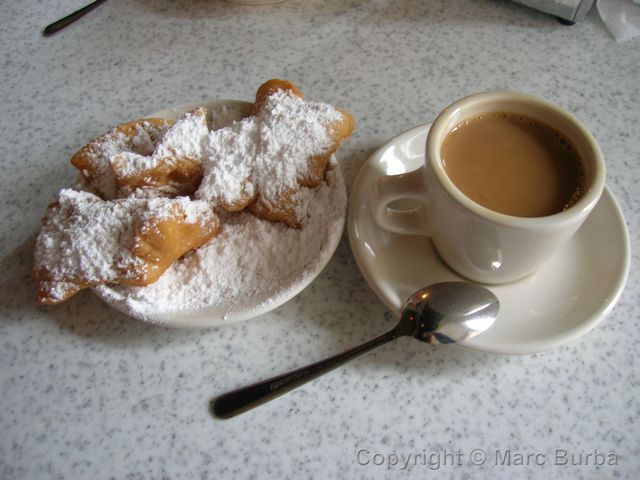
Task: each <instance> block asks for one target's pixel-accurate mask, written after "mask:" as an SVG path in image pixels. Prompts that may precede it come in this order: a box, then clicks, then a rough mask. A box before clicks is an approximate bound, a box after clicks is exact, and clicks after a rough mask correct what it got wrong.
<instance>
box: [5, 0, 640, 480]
mask: <svg viewBox="0 0 640 480" xmlns="http://www.w3.org/2000/svg"><path fill="white" fill-rule="evenodd" d="M84 3H85V1H84V0H73V1H61V0H55V1H50V2H42V1H25V2H2V4H1V5H0V17H1V18H2V19H3V20H2V22H3V27H2V29H1V30H0V51H1V53H2V56H1V59H0V63H1V64H2V67H1V69H0V92H1V94H2V98H3V108H2V113H1V115H0V132H1V133H0V151H1V152H2V157H1V158H0V162H2V172H3V174H2V176H1V177H0V182H1V184H2V188H1V193H0V195H1V202H2V212H3V213H2V228H0V237H1V241H0V246H1V247H0V248H1V249H2V255H1V258H0V262H1V265H2V267H1V269H2V271H3V275H2V280H1V283H2V288H1V289H0V308H1V311H2V316H1V319H0V478H2V479H40V478H43V479H44V478H46V479H57V478H69V479H78V478H141V479H143V478H154V479H155V478H172V479H173V478H189V479H193V478H203V479H204V478H207V479H216V478H321V479H326V478H389V477H390V476H394V477H398V478H427V477H428V478H435V477H439V478H480V477H486V478H637V473H638V471H640V404H639V402H638V398H640V376H639V372H640V370H639V368H640V349H639V348H638V342H640V328H639V327H640V321H639V316H638V310H637V306H638V296H639V294H640V277H639V276H638V274H637V273H636V270H635V268H634V267H635V265H637V264H638V257H637V253H636V251H635V250H634V249H633V246H634V245H637V244H638V242H639V241H640V238H639V237H640V186H639V185H640V167H638V164H637V163H638V153H639V151H640V141H639V140H638V132H639V129H638V127H639V125H640V93H639V92H640V90H639V88H638V87H639V83H638V80H639V79H640V39H636V40H632V41H629V42H627V43H622V44H619V43H616V42H615V41H614V40H613V39H612V37H611V36H610V35H609V33H608V32H607V30H606V28H605V26H604V25H603V24H602V22H601V21H600V19H599V18H598V17H597V15H596V14H595V12H591V14H590V15H589V16H588V18H587V20H586V21H585V22H584V23H582V24H578V25H575V26H572V27H566V26H562V25H560V24H559V23H558V22H557V21H555V20H554V19H553V18H551V17H549V16H547V15H544V14H542V13H539V12H536V11H534V10H531V9H529V8H527V7H524V6H522V5H519V4H516V3H512V2H509V1H506V0H476V1H470V0H453V1H445V0H428V1H422V0H420V1H418V0H412V1H406V2H394V1H388V0H375V1H348V2H332V1H320V0H290V1H288V2H285V3H282V4H279V5H272V6H265V7H248V6H241V5H232V4H228V3H223V2H218V1H213V0H181V1H168V0H155V1H150V0H149V1H146V0H120V1H113V2H108V3H106V4H105V5H103V6H101V7H100V8H99V9H97V10H95V11H94V12H92V13H91V14H90V15H88V16H87V17H85V18H84V19H82V20H81V21H79V22H78V23H76V24H74V25H72V26H71V27H69V28H68V29H67V30H65V31H63V32H61V33H59V34H57V35H55V36H53V37H50V38H44V37H43V36H42V35H41V33H40V32H41V30H42V28H43V26H44V25H45V24H47V23H49V22H51V21H53V20H55V19H57V18H58V17H59V16H60V15H61V14H65V13H68V12H70V11H72V10H73V9H75V8H77V7H79V6H81V5H82V4H84ZM271 77H282V78H287V79H290V80H292V81H293V82H294V83H296V84H297V85H299V86H300V88H301V90H302V91H303V92H304V93H305V94H306V95H307V96H308V97H310V98H313V99H317V100H322V101H326V102H330V103H333V104H337V105H340V106H342V107H344V108H346V109H348V110H349V111H350V112H351V113H352V114H353V116H354V117H355V119H356V122H357V130H356V132H355V133H354V135H353V136H352V137H351V138H350V139H349V140H348V141H347V143H346V144H345V145H344V147H343V148H342V149H341V150H340V152H339V155H338V159H339V161H340V163H341V164H342V167H343V169H344V172H345V177H346V181H347V186H348V187H350V186H351V185H352V184H353V181H354V179H355V176H356V174H357V172H358V170H359V168H360V167H361V166H362V165H363V163H364V162H365V161H366V159H367V158H368V157H369V156H370V155H371V153H372V152H373V151H374V150H375V149H376V148H377V147H379V146H380V145H381V144H383V143H384V142H385V141H386V140H387V139H389V138H390V137H391V136H393V135H395V134H397V133H399V132H401V131H404V130H406V129H408V128H410V127H412V126H415V125H419V124H422V123H426V122H429V121H431V120H432V119H433V118H434V116H435V115H436V114H437V112H439V111H440V110H441V109H442V108H443V107H444V106H445V105H447V104H448V103H450V102H451V101H453V100H455V99H457V98H459V97H462V96H464V95H466V94H469V93H473V92H476V91H480V90H487V89H501V88H509V89H514V90H520V91H525V92H529V93H532V94H535V95H539V96H542V97H545V98H548V99H550V100H552V101H555V102H556V103H558V104H560V105H562V106H563V107H566V108H567V109H569V110H571V111H572V112H573V113H575V114H576V115H577V116H578V117H580V118H581V119H582V120H583V122H584V123H585V124H586V125H587V126H588V127H589V128H590V129H591V130H592V132H593V133H594V135H595V137H596V138H597V139H598V141H599V142H600V145H601V147H602V150H603V151H604V153H605V157H606V160H607V166H608V180H607V181H608V186H609V188H610V189H611V191H612V192H613V194H614V195H615V196H616V198H617V199H618V201H619V203H620V206H621V208H622V210H623V212H624V214H625V216H626V219H627V225H628V228H629V233H630V238H631V245H632V263H631V271H630V275H629V278H628V282H627V286H626V289H625V290H624V292H623V294H622V296H621V298H620V301H619V303H618V305H617V307H616V308H615V310H614V311H613V312H612V313H611V314H610V315H609V316H608V317H607V318H606V319H605V320H604V321H603V322H602V323H601V324H600V325H599V326H598V327H597V329H596V330H594V331H592V332H591V333H589V334H588V335H586V336H584V337H582V338H580V339H578V340H575V341H573V342H571V343H569V344H567V345H564V346H562V347H559V348H556V349H554V350H550V351H546V352H543V353H538V354H533V355H526V356H499V355H489V354H480V353H474V352H470V351H463V350H459V349H451V348H429V347H425V346H424V345H422V344H420V343H419V342H415V341H412V340H410V339H403V340H399V341H397V342H396V343H395V344H390V345H387V346H385V347H384V348H382V349H380V350H378V351H375V352H372V353H370V354H368V355H367V356H365V357H362V358H360V359H358V360H356V361H355V362H353V363H351V364H349V365H348V366H346V367H344V368H342V369H340V370H338V371H335V372H333V373H332V374H330V375H328V376H325V377H322V378H321V379H318V380H316V381H315V382H313V383H311V384H308V385H306V386H305V387H303V388H301V389H298V390H296V391H294V392H292V393H291V394H289V395H287V396H284V397H282V398H280V399H278V400H276V401H274V402H271V403H269V404H267V405H264V406H262V407H261V408H259V409H257V410H254V411H252V412H250V413H247V414H245V415H242V416H240V417H237V418H235V419H232V420H228V421H220V420H216V419H213V418H212V417H211V416H210V415H209V413H208V402H209V399H210V398H212V397H213V396H215V395H216V394H220V393H222V392H224V391H227V390H229V389H231V388H235V387H238V386H241V385H244V384H247V383H250V382H253V381H256V380H258V379H261V378H264V377H267V376H269V375H271V374H275V373H280V372H283V371H286V370H288V369H290V368H293V367H296V366H301V365H304V364H305V363H307V362H309V361H313V360H317V359H320V358H322V357H324V356H327V355H330V354H333V353H336V352H338V351H341V350H343V349H345V348H347V347H349V346H352V345H355V344H357V343H358V342H361V341H363V340H365V339H368V338H369V337H370V336H371V335H373V334H374V333H376V334H377V333H381V332H383V331H384V330H385V329H387V328H388V327H390V326H391V325H392V324H393V322H394V320H393V319H392V318H391V316H390V315H389V314H388V312H386V309H385V308H384V307H383V305H382V304H381V302H380V301H379V300H378V299H377V298H376V296H375V295H374V294H373V293H372V291H371V290H370V289H369V287H368V286H367V284H366V283H365V281H364V280H363V277H362V275H361V273H360V272H359V270H358V268H357V266H356V264H355V262H354V259H353V257H352V254H351V251H350V249H349V245H348V242H347V240H346V236H345V237H344V238H343V240H342V242H341V244H340V246H339V247H338V250H337V252H336V254H335V256H334V257H333V259H332V260H331V262H330V263H329V265H328V266H327V268H326V269H325V270H324V272H323V273H322V274H321V275H320V276H319V278H318V279H317V280H316V281H315V282H314V283H312V285H311V286H309V287H308V288H307V289H305V290H304V291H303V292H302V293H301V294H300V295H299V296H297V297H296V298H295V299H293V300H291V301H289V302H288V303H286V304H285V305H283V306H281V307H280V308H278V309H276V310H275V311H273V312H271V313H268V314H265V315H263V316H262V317H260V318H257V319H255V320H251V321H247V322H243V323H238V324H233V325H229V326H225V327H221V328H217V329H212V330H204V331H202V330H199V331H193V330H173V329H165V328H159V327H154V326H152V325H148V324H145V323H142V322H139V321H135V320H131V319H129V318H127V317H125V316H124V315H122V314H119V313H117V312H116V311H114V310H112V309H111V308H109V307H108V306H106V305H104V304H102V303H101V302H100V301H99V300H98V299H97V298H95V297H94V296H92V295H91V294H90V293H89V292H83V294H81V295H78V296H77V297H76V298H74V299H72V300H71V301H69V302H68V303H66V304H63V305H61V306H59V307H57V308H47V309H44V308H39V307H37V306H36V304H35V301H34V296H35V287H34V283H33V281H32V280H31V278H30V264H31V261H32V260H31V259H32V251H33V244H34V238H35V234H36V232H37V230H38V228H39V222H40V219H41V217H42V215H43V213H44V210H45V208H46V205H47V204H48V202H49V201H50V200H51V199H52V198H53V196H54V195H55V194H56V192H57V191H58V190H59V189H60V188H61V187H62V186H65V185H67V184H69V183H70V182H71V181H72V179H73V178H74V176H75V174H74V172H73V169H72V168H71V167H70V166H69V164H68V159H69V157H70V156H71V154H72V153H73V152H74V151H75V150H76V149H78V148H79V147H80V146H82V145H83V144H84V143H85V142H86V141H87V140H88V139H89V138H91V137H93V136H95V135H97V134H99V133H102V132H103V131H105V130H106V129H108V128H109V127H111V126H113V125H115V124H117V123H120V122H121V121H123V120H126V119H129V118H135V117H138V116H140V115H142V114H145V113H148V112H152V111H155V110H158V109H161V108H163V107H166V106H169V105H175V104H180V103H184V102H188V101H200V100H205V99H210V98H237V99H251V98H252V96H253V94H254V91H255V88H256V87H257V86H258V85H259V84H260V83H262V81H263V80H266V79H268V78H271ZM475 449H481V450H482V451H484V452H486V454H487V459H486V461H485V462H484V464H483V465H474V463H482V462H478V461H475V462H474V459H473V458H472V455H479V454H477V453H474V450H475ZM563 451H564V452H567V453H566V455H567V456H565V457H562V455H564V454H563V453H562V452H563ZM496 452H498V453H497V454H496ZM506 452H509V453H510V455H511V459H510V460H509V461H505V460H504V457H505V455H506V454H507V453H506ZM558 452H560V453H558ZM496 455H498V457H499V458H497V457H496ZM558 455H560V458H559V460H558ZM407 458H409V462H408V465H403V464H402V463H404V462H405V461H406V459H407ZM612 460H615V462H612ZM396 462H397V464H396ZM519 463H525V464H526V463H528V465H519ZM572 463H577V465H572ZM600 463H605V464H604V465H599V464H600ZM609 463H615V465H610V464H609ZM378 464H381V465H378Z"/></svg>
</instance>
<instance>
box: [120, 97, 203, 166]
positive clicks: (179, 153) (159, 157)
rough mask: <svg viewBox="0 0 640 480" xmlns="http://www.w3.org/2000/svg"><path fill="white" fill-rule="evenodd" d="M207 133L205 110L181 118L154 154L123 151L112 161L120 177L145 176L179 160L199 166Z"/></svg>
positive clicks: (167, 132) (170, 129)
mask: <svg viewBox="0 0 640 480" xmlns="http://www.w3.org/2000/svg"><path fill="white" fill-rule="evenodd" d="M208 134H209V130H208V128H207V123H206V109H204V108H199V109H196V110H194V111H193V112H188V113H186V114H184V115H183V116H182V117H180V118H179V119H178V120H177V121H176V123H175V124H174V125H172V126H171V127H170V128H169V129H168V130H167V131H166V133H165V135H164V136H163V138H162V141H161V142H160V143H158V144H157V146H156V148H155V150H152V153H146V154H141V153H137V152H133V151H123V152H121V153H118V154H115V155H112V156H111V157H110V158H109V162H110V164H111V167H112V168H113V171H114V172H115V174H116V176H117V177H129V176H132V175H140V174H144V172H146V171H149V170H152V169H154V168H157V167H158V165H159V164H160V163H162V162H168V163H172V162H174V161H175V160H176V159H189V160H192V161H194V162H196V163H200V161H201V157H202V151H203V147H204V145H205V143H206V140H207V138H208ZM134 140H135V138H134Z"/></svg>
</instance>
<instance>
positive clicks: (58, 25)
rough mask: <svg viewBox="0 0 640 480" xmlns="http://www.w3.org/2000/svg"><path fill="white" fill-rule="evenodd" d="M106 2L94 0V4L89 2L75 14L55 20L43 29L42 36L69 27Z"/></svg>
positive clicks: (104, 0)
mask: <svg viewBox="0 0 640 480" xmlns="http://www.w3.org/2000/svg"><path fill="white" fill-rule="evenodd" d="M106 1H107V0H95V1H94V2H91V3H90V4H89V5H85V6H84V7H82V8H80V9H79V10H76V11H75V12H73V13H70V14H69V15H67V16H66V17H64V18H61V19H60V20H56V21H55V22H53V23H51V24H49V25H47V26H46V27H44V30H43V31H42V34H43V35H45V36H49V35H53V34H54V33H56V32H59V31H60V30H62V29H63V28H65V27H66V26H68V25H71V24H72V23H73V22H75V21H76V20H78V19H79V18H81V17H84V16H85V15H86V14H87V13H89V12H90V11H91V10H93V9H94V8H96V7H97V6H99V5H100V4H102V3H104V2H106Z"/></svg>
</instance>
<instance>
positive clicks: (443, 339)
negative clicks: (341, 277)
mask: <svg viewBox="0 0 640 480" xmlns="http://www.w3.org/2000/svg"><path fill="white" fill-rule="evenodd" d="M499 308H500V302H499V301H498V299H497V298H496V296H495V295H494V294H493V293H491V292H490V291H489V290H488V289H486V288H484V287H481V286H480V285H475V284H472V283H465V282H443V283H436V284H433V285H431V286H429V287H425V288H421V289H420V290H418V291H417V292H415V293H414V294H413V295H411V297H409V299H408V300H407V302H406V303H405V304H404V307H403V308H402V313H401V315H400V321H399V322H398V324H397V325H396V326H395V327H394V328H393V329H391V330H390V331H388V332H387V333H385V334H383V335H380V336H379V337H376V338H374V339H372V340H369V341H368V342H365V343H363V344H362V345H359V346H357V347H354V348H352V349H350V350H347V351H346V352H343V353H339V354H338V355H334V356H332V357H329V358H327V359H325V360H321V361H319V362H316V363H312V364H311V365H307V366H306V367H302V368H298V369H296V370H293V371H291V372H288V373H285V374H283V375H278V376H277V377H273V378H269V379H267V380H263V381H261V382H258V383H254V384H253V385H249V386H248V387H243V388H240V389H238V390H234V391H232V392H229V393H225V394H224V395H221V396H220V397H218V398H216V399H215V400H213V401H212V402H211V409H212V412H213V414H214V415H216V416H218V417H221V418H229V417H233V416H235V415H238V414H239V413H242V412H244V411H247V410H249V409H251V408H254V407H257V406H258V405H260V404H262V403H264V402H267V401H269V400H272V399H274V398H276V397H279V396H280V395H283V394H285V393H287V392H289V391H291V390H293V389H294V388H296V387H299V386H300V385H302V384H304V383H307V382H309V381H311V380H313V379H314V378H317V377H319V376H320V375H323V374H325V373H327V372H329V371H331V370H333V369H335V368H337V367H339V366H340V365H343V364H344V363H346V362H348V361H349V360H352V359H354V358H356V357H359V356H360V355H363V354H365V353H367V352H369V351H371V350H373V349H374V348H377V347H379V346H381V345H384V344H385V343H388V342H390V341H392V340H395V339H396V338H398V337H402V336H412V337H415V338H417V339H418V340H420V341H422V342H426V343H431V344H439V343H442V344H450V343H456V342H461V341H464V340H466V339H469V338H472V337H474V336H476V335H479V334H481V333H482V332H484V331H486V330H487V329H488V328H490V327H491V325H493V323H494V322H495V319H496V317H497V316H498V310H499Z"/></svg>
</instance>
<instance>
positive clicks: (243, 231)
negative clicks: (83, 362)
mask: <svg viewBox="0 0 640 480" xmlns="http://www.w3.org/2000/svg"><path fill="white" fill-rule="evenodd" d="M338 168H339V167H338V166H337V165H336V164H335V162H333V166H332V169H331V170H330V171H329V172H328V175H327V178H328V182H329V183H327V184H325V183H323V184H322V185H321V186H320V187H319V188H317V189H304V190H303V193H301V195H304V196H305V198H304V199H302V200H303V201H302V202H301V205H304V206H305V207H304V210H303V211H301V212H300V213H301V214H303V215H304V216H306V217H307V219H308V221H307V222H305V224H304V227H303V228H301V229H292V228H288V227H286V226H285V225H283V224H281V223H274V222H269V221H265V220H261V219H258V218H256V217H254V216H253V215H251V214H249V213H239V214H229V216H228V218H226V219H225V220H224V227H223V231H222V233H221V234H220V235H218V236H217V237H215V238H213V239H212V240H210V241H209V242H208V243H206V244H205V245H203V246H202V247H200V248H199V249H198V250H196V251H194V252H191V253H189V254H188V255H186V256H185V257H183V258H182V259H180V260H179V261H177V262H176V263H174V265H173V266H172V267H171V268H169V269H168V270H167V271H166V272H165V273H164V274H163V275H162V277H160V279H159V280H158V281H157V282H156V283H154V284H151V285H147V286H145V287H137V288H134V287H107V286H101V287H98V288H97V289H95V290H96V292H97V293H98V295H99V296H101V297H102V298H103V299H105V300H106V301H107V302H109V303H111V304H112V305H114V306H116V307H117V308H119V309H121V310H123V311H124V312H126V313H127V314H129V315H132V316H134V317H137V318H141V319H145V320H148V321H157V322H161V321H164V322H170V323H173V324H174V325H177V324H181V322H180V321H179V320H178V321H175V320H172V317H173V318H180V317H181V316H182V317H183V319H184V317H185V315H186V317H189V314H190V313H193V312H194V311H199V312H201V314H203V315H205V316H206V315H207V314H208V315H209V317H214V319H215V318H216V317H217V318H219V319H220V320H222V319H223V318H226V319H227V320H230V319H235V320H238V319H240V318H246V316H250V315H252V314H256V313H255V312H259V311H263V310H264V308H265V306H267V305H271V306H272V307H275V306H277V305H279V304H280V303H282V302H283V301H285V300H286V299H288V298H290V297H291V296H293V295H294V294H295V293H297V291H299V289H301V288H302V287H304V286H305V285H306V284H307V283H308V282H309V281H311V279H312V278H313V276H315V275H317V274H318V273H319V271H320V270H321V269H322V267H323V266H324V264H325V263H326V262H327V261H328V260H329V258H330V257H331V255H332V253H333V250H334V249H335V247H336V246H337V242H338V240H339V238H340V234H341V232H342V227H343V223H344V215H345V207H346V192H345V189H344V182H343V180H342V176H341V175H340V174H339V172H338V171H337V169H338ZM301 208H302V207H301ZM190 321H191V320H188V319H187V320H184V322H183V323H182V324H189V323H190ZM191 324H194V323H193V322H191ZM206 324H208V325H210V324H211V320H210V319H209V320H207V321H206Z"/></svg>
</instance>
